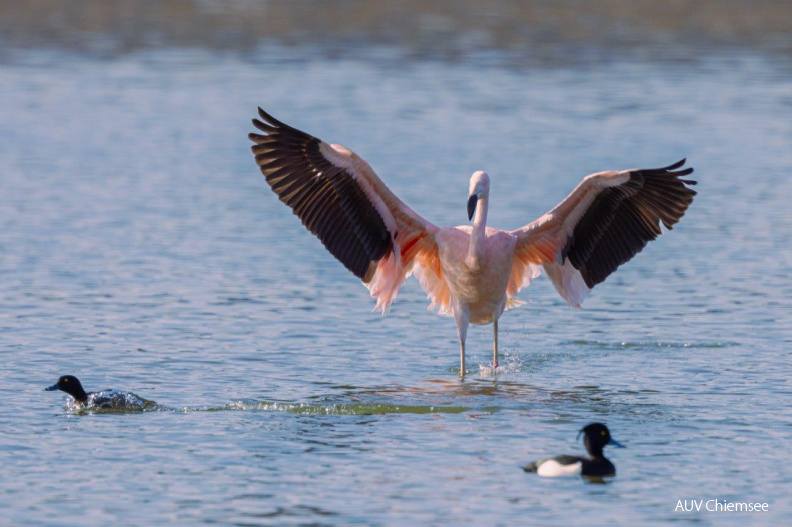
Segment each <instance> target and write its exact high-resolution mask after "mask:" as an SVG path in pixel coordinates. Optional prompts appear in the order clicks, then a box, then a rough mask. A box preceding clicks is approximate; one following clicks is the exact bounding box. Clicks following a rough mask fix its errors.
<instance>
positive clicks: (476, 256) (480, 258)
mask: <svg viewBox="0 0 792 527" xmlns="http://www.w3.org/2000/svg"><path fill="white" fill-rule="evenodd" d="M488 208H489V197H487V196H485V197H482V198H479V200H478V203H477V204H476V214H475V215H474V216H473V231H472V232H471V233H470V249H469V250H468V265H469V266H470V267H471V268H474V269H480V268H481V267H483V264H484V249H485V247H484V244H485V242H486V239H487V209H488Z"/></svg>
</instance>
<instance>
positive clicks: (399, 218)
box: [249, 108, 447, 313]
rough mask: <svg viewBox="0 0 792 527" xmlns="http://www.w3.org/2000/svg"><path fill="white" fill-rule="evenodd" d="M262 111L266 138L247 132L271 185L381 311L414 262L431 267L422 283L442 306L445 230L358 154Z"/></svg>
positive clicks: (256, 121) (260, 126)
mask: <svg viewBox="0 0 792 527" xmlns="http://www.w3.org/2000/svg"><path fill="white" fill-rule="evenodd" d="M259 116H260V120H259V119H254V120H253V124H254V125H255V126H256V128H258V129H259V130H261V131H262V132H263V133H264V135H262V134H250V135H249V137H250V140H251V141H253V142H254V143H255V145H253V146H252V147H251V149H252V150H253V153H254V154H255V156H256V162H257V163H258V165H259V167H260V168H261V172H262V173H263V174H264V176H265V177H266V179H267V183H269V185H270V187H272V190H273V191H274V192H275V194H277V195H278V197H279V198H280V200H281V201H282V202H284V203H285V204H286V205H288V206H289V207H290V208H291V209H292V211H293V212H294V214H295V215H296V216H298V217H299V218H300V220H302V223H303V225H305V227H306V228H307V229H308V230H309V231H311V232H312V233H313V234H315V235H316V236H317V237H318V238H319V240H320V241H321V242H322V244H324V246H325V248H326V249H327V250H328V251H330V253H331V254H332V255H333V256H335V257H336V258H337V259H338V261H340V262H341V263H342V264H344V266H345V267H346V268H347V269H349V270H350V271H351V272H352V273H353V274H354V275H355V276H357V277H358V278H360V279H361V280H362V281H363V283H364V284H365V285H366V287H368V289H369V291H370V292H371V296H372V297H374V298H376V299H377V305H376V307H375V309H380V310H381V311H382V312H383V313H384V312H385V311H386V310H387V309H388V307H389V306H390V304H391V302H392V301H393V299H394V298H395V297H396V294H397V293H398V290H399V287H400V286H401V284H402V283H403V282H404V280H405V278H406V277H407V276H409V275H410V273H411V272H412V271H413V268H414V266H422V267H423V268H425V269H423V270H424V271H427V270H428V271H427V273H428V275H429V279H428V281H427V280H426V279H425V278H424V276H422V277H421V285H422V286H423V287H424V289H425V290H427V292H428V293H429V294H430V297H432V299H433V301H436V302H437V301H440V302H441V303H442V298H441V297H442V294H443V287H445V288H446V289H447V286H445V285H444V284H445V282H444V281H443V280H442V270H441V269H440V263H439V257H438V252H437V243H436V242H435V238H434V235H435V233H436V232H438V230H439V229H438V228H437V227H436V226H435V225H433V224H431V223H430V222H428V221H426V220H425V219H423V218H422V217H421V216H419V215H418V214H417V213H415V212H414V211H413V210H412V209H410V208H409V207H408V206H407V205H405V204H404V203H403V202H402V201H401V200H400V199H399V198H397V197H396V195H395V194H393V192H391V191H390V189H389V188H388V187H387V186H385V184H384V183H383V182H382V180H380V178H379V177H377V174H375V173H374V171H373V170H372V169H371V167H370V166H369V164H368V163H366V161H364V160H363V159H361V158H360V157H358V156H357V155H356V154H355V153H354V152H352V151H350V150H348V149H346V148H344V147H343V146H341V145H331V144H327V143H325V142H324V141H322V140H320V139H317V138H316V137H313V136H311V135H309V134H306V133H305V132H301V131H300V130H297V129H296V128H292V127H291V126H288V125H286V124H284V123H282V122H280V121H278V120H277V119H275V118H274V117H272V116H271V115H269V114H268V113H266V112H264V111H263V110H262V109H261V108H259ZM434 275H437V276H436V277H435V276H434ZM425 282H427V283H425ZM433 289H436V291H433ZM438 295H439V296H438ZM436 297H437V298H436Z"/></svg>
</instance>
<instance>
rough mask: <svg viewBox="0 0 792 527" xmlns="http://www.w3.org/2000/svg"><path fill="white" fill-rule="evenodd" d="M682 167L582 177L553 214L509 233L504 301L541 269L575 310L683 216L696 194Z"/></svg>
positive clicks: (674, 165) (688, 170) (677, 164)
mask: <svg viewBox="0 0 792 527" xmlns="http://www.w3.org/2000/svg"><path fill="white" fill-rule="evenodd" d="M684 164H685V160H684V159H683V160H682V161H680V162H678V163H675V164H673V165H671V166H668V167H665V168H659V169H649V170H639V169H632V170H622V171H609V172H599V173H597V174H591V175H589V176H586V177H585V178H584V179H583V181H582V182H581V183H580V184H579V185H578V186H577V187H576V188H575V190H573V191H572V193H571V194H570V195H569V196H567V197H566V199H564V201H562V202H561V203H559V204H558V205H557V206H556V207H555V208H554V209H553V210H551V211H550V212H548V213H547V214H545V215H544V216H542V217H541V218H539V219H537V220H536V221H534V222H532V223H529V224H528V225H525V226H524V227H521V228H519V229H517V230H515V231H512V234H514V235H515V236H516V237H517V244H516V248H515V256H514V261H513V264H512V274H511V278H510V281H509V286H508V294H509V296H510V297H511V296H514V295H516V294H517V291H519V289H520V288H521V287H522V286H523V285H526V284H527V283H528V282H529V281H530V278H532V277H534V276H536V274H538V266H541V267H543V268H544V270H545V272H546V273H547V275H548V277H549V278H550V280H551V281H552V282H553V285H554V286H555V288H556V290H557V291H558V293H559V294H560V295H561V296H562V297H563V298H564V299H565V300H566V301H567V302H568V303H569V304H570V305H571V306H573V307H580V303H581V302H582V301H583V300H584V299H585V298H586V296H587V295H588V293H589V291H591V288H593V287H594V286H595V285H597V284H599V283H600V282H602V281H603V280H605V278H607V277H608V276H609V275H610V274H611V273H612V272H613V271H615V270H616V269H617V268H618V267H619V266H620V265H621V264H623V263H625V262H627V261H628V260H630V259H631V258H632V257H633V256H635V255H636V254H638V253H639V252H640V251H641V250H642V249H643V248H644V247H645V246H646V244H647V243H648V242H650V241H651V240H654V239H655V238H657V237H658V236H659V235H660V234H661V233H662V231H661V229H660V223H661V222H662V224H663V225H664V226H665V228H666V229H669V230H670V229H671V228H672V227H673V226H674V225H675V224H676V223H677V222H678V221H679V219H680V218H681V217H682V216H683V215H684V214H685V211H686V210H687V208H688V206H689V205H690V203H691V202H692V201H693V196H695V195H696V192H695V191H694V190H693V189H691V188H689V185H695V184H696V182H695V181H690V180H685V179H682V176H687V175H688V174H690V173H692V172H693V169H692V168H686V169H682V166H683V165H684Z"/></svg>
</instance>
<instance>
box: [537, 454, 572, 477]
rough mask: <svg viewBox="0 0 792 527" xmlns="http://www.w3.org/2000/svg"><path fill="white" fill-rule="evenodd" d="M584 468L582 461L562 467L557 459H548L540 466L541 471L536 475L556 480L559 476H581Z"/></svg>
mask: <svg viewBox="0 0 792 527" xmlns="http://www.w3.org/2000/svg"><path fill="white" fill-rule="evenodd" d="M582 468H583V463H581V462H580V461H578V462H577V463H572V464H571V465H562V464H561V463H559V462H558V461H556V460H555V459H548V460H547V461H545V462H544V463H542V464H541V465H539V469H538V470H537V471H536V473H537V474H539V475H540V476H545V477H548V478H554V477H557V476H579V475H580V471H581V470H582Z"/></svg>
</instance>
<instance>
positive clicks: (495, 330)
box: [492, 320, 498, 369]
mask: <svg viewBox="0 0 792 527" xmlns="http://www.w3.org/2000/svg"><path fill="white" fill-rule="evenodd" d="M492 328H493V332H492V334H493V339H492V369H495V368H497V367H498V321H497V320H495V323H494V324H493V325H492Z"/></svg>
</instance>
